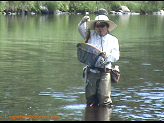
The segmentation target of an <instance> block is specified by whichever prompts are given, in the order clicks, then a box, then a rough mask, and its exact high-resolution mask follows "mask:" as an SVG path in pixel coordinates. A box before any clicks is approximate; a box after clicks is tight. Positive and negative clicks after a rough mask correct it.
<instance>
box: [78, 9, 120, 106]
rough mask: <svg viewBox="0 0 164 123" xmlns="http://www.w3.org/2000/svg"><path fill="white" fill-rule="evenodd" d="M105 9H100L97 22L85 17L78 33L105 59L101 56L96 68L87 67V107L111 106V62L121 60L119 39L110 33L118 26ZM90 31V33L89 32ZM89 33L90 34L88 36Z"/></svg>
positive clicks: (79, 25)
mask: <svg viewBox="0 0 164 123" xmlns="http://www.w3.org/2000/svg"><path fill="white" fill-rule="evenodd" d="M107 15H108V13H107V11H106V10H105V9H99V10H98V14H97V15H96V17H95V20H91V21H90V17H89V16H87V15H86V16H84V17H83V18H82V20H81V21H80V23H79V24H78V31H79V33H80V34H81V36H82V37H83V38H84V39H85V40H86V42H87V43H90V44H92V45H94V46H96V47H97V48H99V49H100V50H102V51H103V54H104V57H102V56H100V57H99V58H98V60H97V61H96V64H95V66H94V67H92V68H91V67H89V66H88V65H86V67H85V68H87V69H84V70H85V77H86V81H85V82H86V87H85V96H86V100H87V101H86V103H87V106H98V105H103V106H104V105H105V106H106V105H107V106H111V104H112V100H111V75H110V70H111V69H112V64H111V62H116V61H117V60H118V59H119V56H120V52H119V43H118V39H117V38H116V37H115V36H113V35H111V34H110V32H111V31H112V30H114V29H115V28H116V26H117V25H116V24H115V23H114V22H112V21H111V20H109V18H108V16H107ZM88 30H89V31H88ZM87 32H89V36H87V35H88V34H86V33H87Z"/></svg>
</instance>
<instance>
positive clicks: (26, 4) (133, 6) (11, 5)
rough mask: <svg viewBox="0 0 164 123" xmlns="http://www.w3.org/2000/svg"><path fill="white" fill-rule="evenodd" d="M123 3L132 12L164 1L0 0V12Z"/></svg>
mask: <svg viewBox="0 0 164 123" xmlns="http://www.w3.org/2000/svg"><path fill="white" fill-rule="evenodd" d="M121 5H125V6H127V7H128V8H129V9H130V10H133V11H134V12H141V13H151V12H153V11H158V10H161V9H163V8H164V1H0V12H3V11H4V10H5V11H10V12H19V11H28V12H31V11H32V12H36V13H40V8H39V7H40V6H46V7H47V8H48V9H49V11H50V12H54V11H56V10H60V11H64V12H70V13H77V12H81V13H83V12H86V11H88V12H90V13H93V12H95V11H96V10H97V9H98V8H101V7H102V8H105V9H106V10H107V11H111V10H114V11H116V10H117V9H118V8H119V6H121Z"/></svg>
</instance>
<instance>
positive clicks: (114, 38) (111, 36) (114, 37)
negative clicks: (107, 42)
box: [108, 33, 118, 41]
mask: <svg viewBox="0 0 164 123" xmlns="http://www.w3.org/2000/svg"><path fill="white" fill-rule="evenodd" d="M108 36H109V37H110V38H112V39H113V40H117V41H118V38H117V37H116V36H114V35H112V34H111V33H108Z"/></svg>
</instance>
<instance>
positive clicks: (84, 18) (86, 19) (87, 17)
mask: <svg viewBox="0 0 164 123" xmlns="http://www.w3.org/2000/svg"><path fill="white" fill-rule="evenodd" d="M82 21H83V22H87V21H90V17H89V16H84V17H83V18H82Z"/></svg>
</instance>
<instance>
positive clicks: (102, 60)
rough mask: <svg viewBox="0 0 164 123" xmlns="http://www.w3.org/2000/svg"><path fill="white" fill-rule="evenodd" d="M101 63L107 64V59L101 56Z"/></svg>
mask: <svg viewBox="0 0 164 123" xmlns="http://www.w3.org/2000/svg"><path fill="white" fill-rule="evenodd" d="M100 64H101V65H103V66H104V65H106V64H107V62H106V59H104V58H101V59H100Z"/></svg>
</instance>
